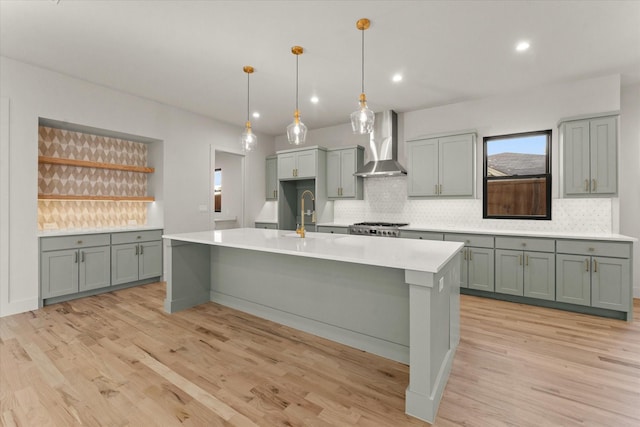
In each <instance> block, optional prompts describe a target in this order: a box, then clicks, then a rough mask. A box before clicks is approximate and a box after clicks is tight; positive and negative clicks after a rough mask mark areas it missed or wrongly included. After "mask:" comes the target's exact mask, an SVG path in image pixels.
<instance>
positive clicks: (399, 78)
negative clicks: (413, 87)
mask: <svg viewBox="0 0 640 427" xmlns="http://www.w3.org/2000/svg"><path fill="white" fill-rule="evenodd" d="M391 80H393V81H394V82H396V83H398V82H401V81H402V74H394V75H393V77H392V78H391Z"/></svg>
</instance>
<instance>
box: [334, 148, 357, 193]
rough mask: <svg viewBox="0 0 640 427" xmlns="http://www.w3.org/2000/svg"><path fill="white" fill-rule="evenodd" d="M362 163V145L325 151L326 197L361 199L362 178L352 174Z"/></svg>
mask: <svg viewBox="0 0 640 427" xmlns="http://www.w3.org/2000/svg"><path fill="white" fill-rule="evenodd" d="M363 163H364V147H361V146H357V147H352V148H341V149H335V150H328V151H327V197H328V198H329V199H357V200H362V196H363V193H364V191H363V184H362V178H361V177H356V176H353V174H354V173H355V172H356V171H357V170H358V168H359V167H360V166H362V164H363Z"/></svg>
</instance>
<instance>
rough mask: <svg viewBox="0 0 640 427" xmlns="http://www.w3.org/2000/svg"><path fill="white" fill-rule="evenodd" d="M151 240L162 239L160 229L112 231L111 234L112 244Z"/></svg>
mask: <svg viewBox="0 0 640 427" xmlns="http://www.w3.org/2000/svg"><path fill="white" fill-rule="evenodd" d="M151 240H162V230H144V231H126V232H122V233H113V234H112V235H111V243H112V244H114V245H118V244H120V243H137V242H149V241H151Z"/></svg>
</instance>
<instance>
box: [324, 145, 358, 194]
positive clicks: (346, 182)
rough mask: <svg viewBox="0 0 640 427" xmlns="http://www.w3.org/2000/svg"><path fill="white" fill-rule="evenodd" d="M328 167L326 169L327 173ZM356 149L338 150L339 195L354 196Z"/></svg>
mask: <svg viewBox="0 0 640 427" xmlns="http://www.w3.org/2000/svg"><path fill="white" fill-rule="evenodd" d="M328 173H329V169H327V174H328ZM354 173H356V149H355V148H354V149H350V150H343V151H340V195H341V196H342V197H356V177H355V176H353V174H354Z"/></svg>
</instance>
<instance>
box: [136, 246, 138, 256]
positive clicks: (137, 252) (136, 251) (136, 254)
mask: <svg viewBox="0 0 640 427" xmlns="http://www.w3.org/2000/svg"><path fill="white" fill-rule="evenodd" d="M136 255H138V245H136Z"/></svg>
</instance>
